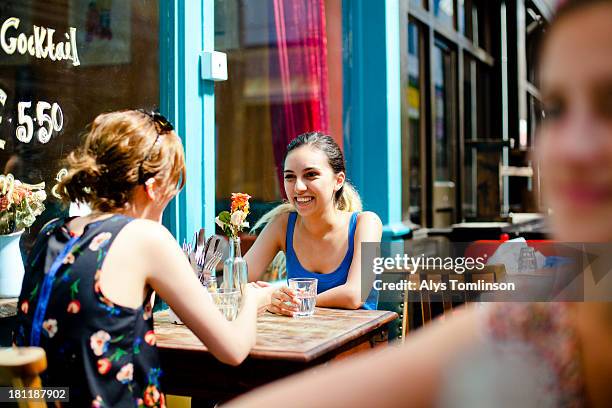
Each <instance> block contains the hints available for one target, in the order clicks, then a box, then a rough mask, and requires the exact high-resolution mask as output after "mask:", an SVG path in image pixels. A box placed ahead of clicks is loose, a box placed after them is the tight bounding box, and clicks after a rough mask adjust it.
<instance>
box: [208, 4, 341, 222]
mask: <svg viewBox="0 0 612 408" xmlns="http://www.w3.org/2000/svg"><path fill="white" fill-rule="evenodd" d="M215 48H216V49H218V50H220V51H223V52H225V53H227V57H228V77H229V78H228V80H227V81H225V82H221V83H217V84H216V85H215V87H216V88H215V104H216V125H217V132H216V134H217V143H216V146H217V177H216V196H217V205H218V206H219V207H224V206H225V207H226V206H227V203H225V202H224V201H221V200H225V199H227V198H228V197H229V196H230V194H231V193H232V192H235V191H245V192H248V193H249V194H251V195H252V196H253V198H254V202H253V205H252V209H253V210H254V212H255V213H256V214H254V217H253V218H256V217H257V215H258V214H257V213H258V212H259V211H258V208H261V205H262V203H267V202H271V201H279V200H281V199H282V198H283V196H284V191H283V187H282V186H283V183H282V179H281V178H280V173H281V172H282V166H283V163H282V161H283V157H284V153H285V149H286V147H287V144H288V143H289V141H290V140H291V139H293V138H294V137H295V136H297V135H298V134H300V133H303V132H305V131H312V130H322V131H324V132H329V133H330V134H331V136H332V137H334V139H335V140H336V141H337V142H338V143H339V145H340V146H342V8H341V0H308V1H306V0H301V1H291V2H287V1H283V0H261V1H238V0H216V1H215ZM264 210H265V209H264V208H261V211H264ZM251 221H252V222H253V221H254V219H252V220H251Z"/></svg>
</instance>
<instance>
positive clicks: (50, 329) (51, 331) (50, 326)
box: [42, 319, 57, 337]
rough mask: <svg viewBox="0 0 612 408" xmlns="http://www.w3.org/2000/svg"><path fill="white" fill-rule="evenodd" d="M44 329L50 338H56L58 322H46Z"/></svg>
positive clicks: (49, 320)
mask: <svg viewBox="0 0 612 408" xmlns="http://www.w3.org/2000/svg"><path fill="white" fill-rule="evenodd" d="M42 327H43V329H44V330H45V331H46V332H47V334H48V335H49V337H53V336H55V333H57V320H55V319H48V320H45V321H44V322H43V324H42Z"/></svg>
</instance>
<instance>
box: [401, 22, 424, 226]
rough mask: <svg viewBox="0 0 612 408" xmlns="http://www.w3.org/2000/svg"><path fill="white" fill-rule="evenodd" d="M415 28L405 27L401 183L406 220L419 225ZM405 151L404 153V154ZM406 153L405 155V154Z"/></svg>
mask: <svg viewBox="0 0 612 408" xmlns="http://www.w3.org/2000/svg"><path fill="white" fill-rule="evenodd" d="M420 41H421V37H420V31H419V28H418V26H417V25H416V24H415V23H413V22H410V23H409V24H408V90H407V95H406V97H407V100H408V123H409V125H408V127H409V128H408V134H407V135H406V134H405V133H404V138H406V136H407V138H408V140H404V145H405V146H406V148H404V149H403V150H404V156H408V157H405V158H404V159H403V161H402V162H403V163H406V164H404V176H403V177H404V180H408V186H409V187H408V188H405V189H404V192H403V195H404V205H403V207H404V209H406V207H408V214H406V211H404V214H405V216H406V218H409V219H410V220H411V221H412V222H414V223H415V224H421V223H422V218H421V189H422V180H421V47H420ZM406 151H407V152H406ZM406 153H407V154H406Z"/></svg>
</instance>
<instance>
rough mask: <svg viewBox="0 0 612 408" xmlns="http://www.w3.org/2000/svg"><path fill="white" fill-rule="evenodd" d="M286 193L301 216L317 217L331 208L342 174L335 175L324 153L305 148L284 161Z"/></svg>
mask: <svg viewBox="0 0 612 408" xmlns="http://www.w3.org/2000/svg"><path fill="white" fill-rule="evenodd" d="M284 177H285V193H286V194H287V198H288V199H289V202H290V203H291V204H293V205H294V207H295V208H296V210H297V212H298V213H299V214H300V215H301V216H309V215H313V214H320V213H323V212H325V211H328V210H330V209H333V208H334V194H335V193H336V191H338V190H339V189H340V187H342V184H343V183H344V179H345V175H344V173H343V172H340V173H338V174H334V171H333V170H332V168H331V166H330V165H329V161H328V159H327V156H326V155H325V153H323V152H322V151H321V150H319V149H317V148H315V147H313V146H310V145H304V146H301V147H298V148H297V149H295V150H292V151H291V152H290V153H289V154H288V155H287V158H286V159H285V170H284Z"/></svg>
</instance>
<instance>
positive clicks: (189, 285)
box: [134, 220, 271, 365]
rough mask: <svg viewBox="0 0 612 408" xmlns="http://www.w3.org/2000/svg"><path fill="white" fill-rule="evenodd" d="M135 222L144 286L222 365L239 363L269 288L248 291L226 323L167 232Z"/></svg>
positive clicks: (251, 343) (252, 341)
mask: <svg viewBox="0 0 612 408" xmlns="http://www.w3.org/2000/svg"><path fill="white" fill-rule="evenodd" d="M136 221H138V222H139V223H140V224H141V225H139V232H138V234H139V235H138V236H139V237H140V238H139V239H141V240H143V241H144V244H145V246H146V247H147V248H148V253H149V257H150V258H149V262H150V265H151V267H150V268H149V269H150V270H151V273H150V275H149V276H148V277H147V283H148V284H149V285H151V287H152V288H153V289H154V290H155V291H156V292H157V293H159V295H160V296H161V297H162V298H163V299H164V300H165V301H166V302H167V303H168V305H170V307H171V308H172V310H173V311H174V312H175V313H176V314H177V315H178V316H179V318H180V319H181V320H182V321H183V322H184V323H185V324H186V325H187V326H188V327H189V328H190V329H191V330H192V331H193V333H194V334H195V335H196V336H197V337H198V338H199V339H200V340H201V341H202V343H204V344H205V345H206V347H207V348H208V349H209V350H210V352H211V353H212V354H213V355H214V356H215V357H216V358H218V359H219V360H220V361H222V362H224V363H226V364H231V365H237V364H240V363H241V362H242V361H243V360H244V359H245V358H246V357H247V356H248V354H249V351H250V350H251V348H252V347H253V346H254V345H255V335H256V319H257V308H258V306H262V305H264V304H267V303H269V299H270V294H271V289H269V288H264V289H253V288H249V289H248V290H247V294H246V296H245V297H244V299H243V303H242V308H241V310H240V312H239V314H238V316H237V318H236V319H235V320H234V321H232V322H229V321H227V320H226V319H225V317H224V316H223V315H222V314H221V313H220V312H219V311H218V310H217V307H216V306H215V304H214V303H213V301H212V300H211V297H210V296H209V294H208V292H207V291H206V289H205V288H204V287H203V286H202V284H201V283H200V281H199V280H198V278H197V277H196V275H195V274H194V272H193V269H192V267H191V265H190V264H189V262H188V261H187V258H186V257H185V255H184V254H183V252H182V251H181V249H180V248H179V246H178V244H177V243H176V241H175V239H174V237H173V236H172V235H171V234H170V233H169V232H168V230H166V229H165V228H164V227H163V226H161V225H160V224H157V223H154V222H148V221H140V220H136ZM136 221H134V222H136Z"/></svg>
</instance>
